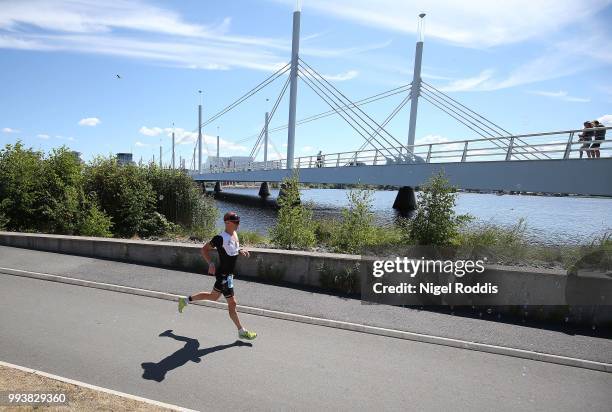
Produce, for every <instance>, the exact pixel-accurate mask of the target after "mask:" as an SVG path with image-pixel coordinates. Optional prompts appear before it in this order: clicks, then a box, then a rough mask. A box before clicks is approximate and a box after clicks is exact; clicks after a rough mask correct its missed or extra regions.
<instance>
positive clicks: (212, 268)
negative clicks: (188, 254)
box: [200, 242, 215, 275]
mask: <svg viewBox="0 0 612 412" xmlns="http://www.w3.org/2000/svg"><path fill="white" fill-rule="evenodd" d="M214 248H215V247H214V246H213V245H211V244H210V242H206V244H205V245H204V246H203V247H202V249H201V250H200V252H201V253H202V257H203V258H204V261H205V262H206V263H207V264H208V273H210V274H211V275H214V274H215V263H214V262H213V261H212V258H211V257H210V253H209V252H210V251H211V250H213V249H214Z"/></svg>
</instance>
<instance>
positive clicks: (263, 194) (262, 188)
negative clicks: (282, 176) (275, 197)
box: [259, 182, 270, 199]
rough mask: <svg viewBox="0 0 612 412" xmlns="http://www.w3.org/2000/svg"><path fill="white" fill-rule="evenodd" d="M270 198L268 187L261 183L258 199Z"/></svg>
mask: <svg viewBox="0 0 612 412" xmlns="http://www.w3.org/2000/svg"><path fill="white" fill-rule="evenodd" d="M268 196H270V188H269V187H268V182H261V186H260V187H259V197H261V198H264V199H265V198H267V197H268Z"/></svg>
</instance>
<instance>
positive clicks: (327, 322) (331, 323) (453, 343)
mask: <svg viewBox="0 0 612 412" xmlns="http://www.w3.org/2000/svg"><path fill="white" fill-rule="evenodd" d="M0 273H4V274H7V275H12V276H21V277H28V278H34V279H39V280H47V281H51V282H59V283H66V284H71V285H77V286H84V287H90V288H95V289H102V290H110V291H113V292H121V293H128V294H133V295H139V296H145V297H151V298H156V299H163V300H172V301H176V300H178V298H179V297H181V296H180V295H175V294H172V293H166V292H158V291H153V290H147V289H139V288H133V287H129V286H121V285H114V284H110V283H101V282H93V281H89V280H83V279H76V278H70V277H65V276H59V275H51V274H47V273H38V272H29V271H25V270H19V269H11V268H3V267H0ZM195 304H196V305H199V306H206V307H211V308H215V309H226V308H227V304H225V303H220V302H213V301H198V302H195ZM237 308H238V310H239V311H240V312H241V313H248V314H250V315H256V316H265V317H270V318H276V319H282V320H288V321H293V322H300V323H308V324H311V325H317V326H325V327H330V328H336V329H344V330H350V331H354V332H361V333H368V334H372V335H379V336H386V337H391V338H397V339H404V340H411V341H416V342H423V343H430V344H434V345H442V346H450V347H454V348H459V349H467V350H473V351H479V352H486V353H492V354H496V355H504V356H512V357H515V358H521V359H528V360H534V361H540V362H547V363H554V364H558V365H564V366H573V367H577V368H583V369H590V370H595V371H600V372H608V373H610V372H612V364H610V363H603V362H596V361H590V360H586V359H578V358H570V357H566V356H561V355H552V354H548V353H542V352H533V351H528V350H524V349H516V348H509V347H505V346H497V345H489V344H485V343H477V342H470V341H464V340H459V339H452V338H444V337H440V336H433V335H425V334H421V333H415V332H407V331H401V330H396V329H387V328H380V327H376V326H368V325H362V324H357V323H350V322H342V321H337V320H331V319H323V318H316V317H312V316H306V315H298V314H294V313H287V312H280V311H275V310H270V309H261V308H254V307H250V306H242V305H238V306H237Z"/></svg>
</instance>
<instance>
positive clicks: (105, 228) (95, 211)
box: [78, 200, 113, 237]
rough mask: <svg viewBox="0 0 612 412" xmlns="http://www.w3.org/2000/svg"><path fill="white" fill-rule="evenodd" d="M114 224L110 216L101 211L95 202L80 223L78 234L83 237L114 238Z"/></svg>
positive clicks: (92, 202) (91, 203) (91, 202)
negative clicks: (112, 230)
mask: <svg viewBox="0 0 612 412" xmlns="http://www.w3.org/2000/svg"><path fill="white" fill-rule="evenodd" d="M112 227H113V222H112V220H111V218H110V217H109V216H107V215H106V213H104V211H102V210H100V208H99V206H98V203H97V202H96V201H95V200H93V201H90V205H89V207H88V208H87V210H86V212H85V213H84V215H83V218H82V220H81V222H80V223H79V227H78V233H79V235H82V236H98V237H112V236H113V233H112V232H111V229H112Z"/></svg>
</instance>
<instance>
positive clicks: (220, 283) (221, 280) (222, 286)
mask: <svg viewBox="0 0 612 412" xmlns="http://www.w3.org/2000/svg"><path fill="white" fill-rule="evenodd" d="M227 276H228V275H215V277H216V278H217V280H216V281H215V286H213V289H214V290H216V291H217V292H219V293H222V294H223V296H224V297H225V298H226V299H227V298H231V297H232V296H234V288H230V287H228V286H227Z"/></svg>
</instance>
